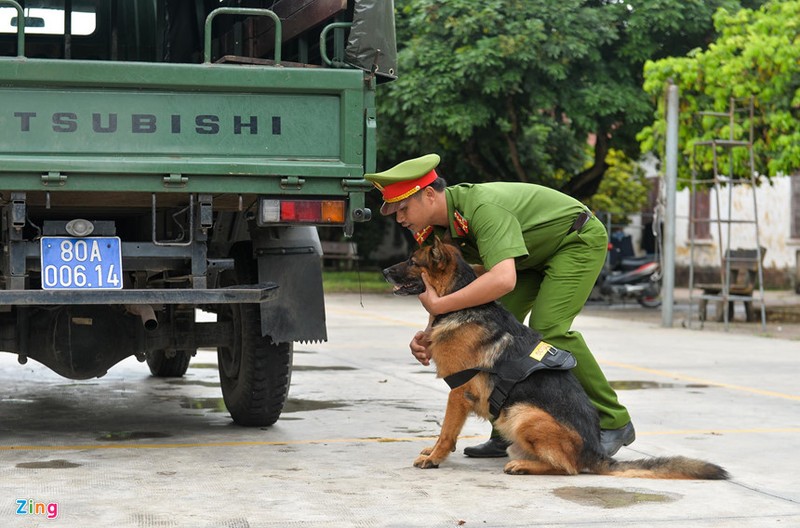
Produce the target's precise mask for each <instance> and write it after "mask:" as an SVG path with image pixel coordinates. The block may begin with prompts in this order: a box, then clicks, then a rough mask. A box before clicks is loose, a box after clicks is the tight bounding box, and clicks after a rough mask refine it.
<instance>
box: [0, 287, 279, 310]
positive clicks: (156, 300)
mask: <svg viewBox="0 0 800 528" xmlns="http://www.w3.org/2000/svg"><path fill="white" fill-rule="evenodd" d="M277 289H278V285H277V284H276V283H274V282H267V283H263V284H253V285H237V286H232V287H229V288H217V289H207V290H189V289H175V288H173V289H147V290H108V291H76V290H0V305H26V306H33V305H67V304H83V305H88V304H196V305H203V304H237V303H260V302H264V301H269V300H271V299H272V298H273V297H274V296H275V295H276V293H277Z"/></svg>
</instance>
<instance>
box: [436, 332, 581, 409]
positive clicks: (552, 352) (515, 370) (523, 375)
mask: <svg viewBox="0 0 800 528" xmlns="http://www.w3.org/2000/svg"><path fill="white" fill-rule="evenodd" d="M577 364H578V361H577V360H576V359H575V356H573V355H572V354H571V353H570V352H567V351H566V350H561V349H560V348H556V347H554V346H553V345H551V344H549V343H545V342H544V341H539V342H538V343H537V344H536V347H535V348H534V349H533V352H531V353H530V354H526V355H522V356H520V357H516V358H506V359H504V360H502V361H498V362H497V363H495V365H494V368H491V369H489V368H483V367H475V368H470V369H466V370H462V371H460V372H456V373H455V374H451V375H449V376H447V377H445V378H444V381H445V382H446V383H447V384H448V385H449V386H450V389H451V390H452V389H455V388H457V387H460V386H461V385H463V384H465V383H466V382H468V381H469V380H471V379H472V378H474V377H475V376H476V375H477V374H478V372H486V373H489V374H491V375H492V376H494V390H493V391H492V394H490V395H489V412H490V413H491V414H492V416H494V417H495V418H496V417H497V416H499V415H500V410H501V409H502V408H503V406H504V405H505V403H506V400H507V399H508V395H509V393H510V392H511V389H513V388H514V385H516V384H517V383H519V382H521V381H523V380H525V379H527V378H528V376H530V375H531V374H533V373H534V372H536V371H537V370H543V369H548V370H569V369H571V368H574V367H575V365H577Z"/></svg>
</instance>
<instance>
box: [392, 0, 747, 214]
mask: <svg viewBox="0 0 800 528" xmlns="http://www.w3.org/2000/svg"><path fill="white" fill-rule="evenodd" d="M739 5H740V2H737V1H734V0H709V1H703V0H637V1H626V0H561V1H559V2H553V1H551V0H483V1H481V2H476V1H474V0H447V1H446V2H444V1H440V0H397V22H398V28H397V29H398V30H397V35H398V61H399V68H398V69H399V75H400V77H399V79H398V80H397V81H395V82H392V83H389V84H387V85H385V86H384V87H382V88H381V90H382V93H381V94H380V105H379V115H378V117H379V122H380V125H379V130H380V137H379V141H380V143H379V145H380V160H379V164H380V166H382V167H386V166H390V165H391V164H393V163H396V162H398V161H401V160H403V159H406V158H408V157H410V156H416V155H420V154H424V153H427V152H438V153H439V154H441V155H442V157H443V170H444V171H445V173H444V176H446V177H447V178H448V179H449V180H452V181H454V182H457V181H491V180H507V181H528V182H535V183H542V184H545V185H550V186H552V187H556V188H560V189H562V190H563V191H565V192H567V193H568V194H571V195H573V196H575V197H577V198H588V197H590V196H591V195H593V194H594V193H595V192H596V191H597V189H598V188H599V185H600V182H601V181H602V177H603V175H604V174H605V172H606V170H607V168H608V164H607V162H606V159H607V156H608V153H609V151H610V149H612V148H615V149H618V150H620V151H622V152H624V153H625V154H626V155H627V156H629V157H634V158H635V157H636V156H637V155H638V152H639V144H638V142H637V141H636V134H637V133H638V132H639V130H641V128H642V127H643V126H645V125H646V124H648V123H650V122H651V121H652V115H653V110H654V107H653V104H654V103H653V100H652V98H651V97H650V96H649V95H648V94H647V93H645V92H644V91H643V90H642V82H643V77H642V66H643V64H644V62H645V61H646V60H648V59H652V58H660V57H666V56H670V55H676V54H678V55H683V54H685V53H686V52H687V51H688V50H690V49H692V48H694V47H696V46H699V45H703V44H705V43H706V42H708V41H709V39H710V38H711V36H712V35H713V27H712V24H711V17H712V14H713V12H714V11H715V9H716V8H717V7H719V6H727V7H729V8H731V9H735V8H738V7H739ZM590 137H593V138H595V140H594V142H593V145H594V147H593V149H589V150H587V139H588V138H590Z"/></svg>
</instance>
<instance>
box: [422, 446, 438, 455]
mask: <svg viewBox="0 0 800 528" xmlns="http://www.w3.org/2000/svg"><path fill="white" fill-rule="evenodd" d="M434 447H436V446H430V447H426V448H425V449H423V450H422V451H420V452H419V454H420V455H425V456H428V455H430V454H431V453H433V448H434Z"/></svg>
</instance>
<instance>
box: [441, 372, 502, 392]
mask: <svg viewBox="0 0 800 528" xmlns="http://www.w3.org/2000/svg"><path fill="white" fill-rule="evenodd" d="M478 372H490V373H493V371H491V370H489V369H484V368H479V367H476V368H471V369H466V370H462V371H461V372H456V373H455V374H450V375H449V376H445V378H444V381H445V383H447V384H448V385H449V386H450V390H452V389H456V388H458V387H460V386H462V385H463V384H465V383H466V382H468V381H469V380H471V379H472V378H474V377H475V376H476V375H477V374H478Z"/></svg>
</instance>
